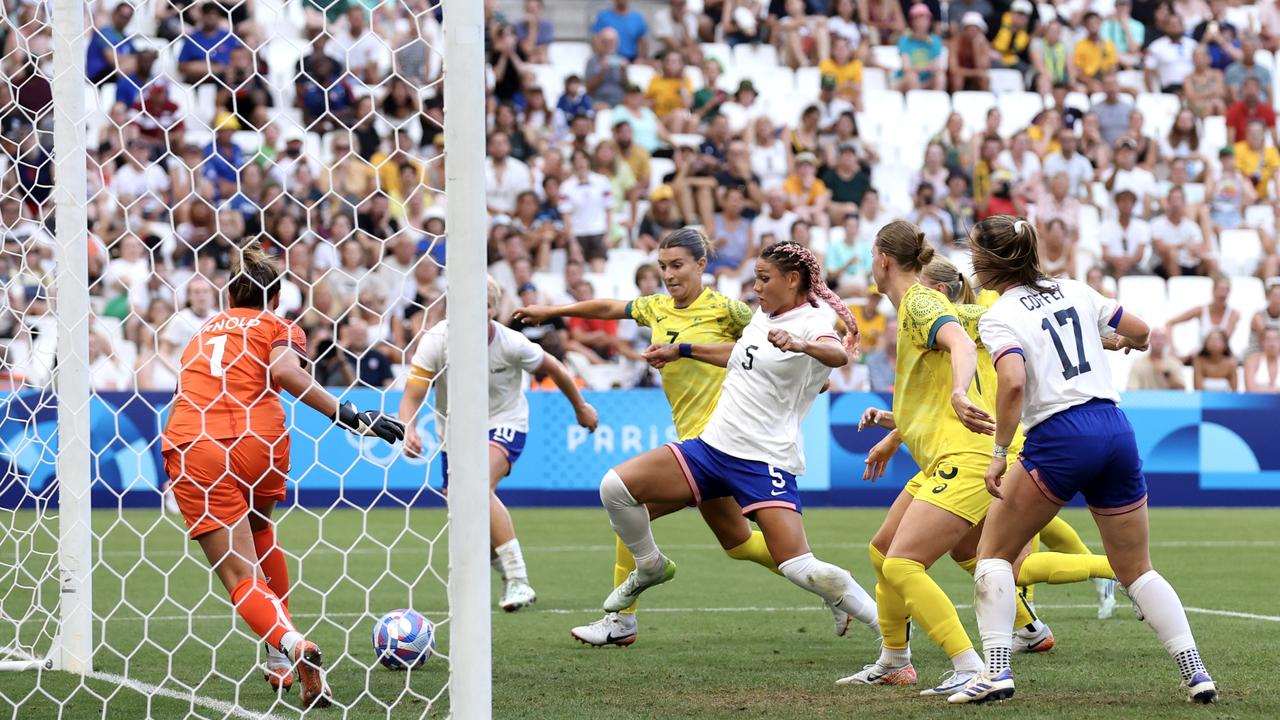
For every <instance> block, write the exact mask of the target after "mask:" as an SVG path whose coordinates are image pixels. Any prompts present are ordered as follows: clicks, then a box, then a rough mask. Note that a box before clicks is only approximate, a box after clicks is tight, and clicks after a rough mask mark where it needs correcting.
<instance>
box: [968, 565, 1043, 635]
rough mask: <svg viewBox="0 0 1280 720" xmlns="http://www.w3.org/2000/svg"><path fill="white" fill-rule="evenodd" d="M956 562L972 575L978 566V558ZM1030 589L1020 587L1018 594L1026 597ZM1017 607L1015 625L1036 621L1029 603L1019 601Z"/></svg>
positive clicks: (1024, 625)
mask: <svg viewBox="0 0 1280 720" xmlns="http://www.w3.org/2000/svg"><path fill="white" fill-rule="evenodd" d="M956 564H957V565H959V566H960V567H961V568H963V569H964V571H965V572H967V573H969V574H970V575H972V574H973V571H974V570H975V569H977V567H978V558H976V557H974V558H969V559H968V560H965V561H963V562H961V561H959V560H957V561H956ZM1030 591H1031V588H1018V596H1019V597H1023V598H1025V597H1026V596H1027V594H1028V593H1030ZM1027 601H1028V602H1030V598H1027ZM1015 607H1016V608H1017V612H1016V614H1015V615H1014V619H1013V622H1014V627H1026V626H1027V625H1030V624H1031V623H1033V622H1035V621H1036V616H1035V615H1033V614H1032V613H1031V609H1030V608H1029V607H1028V606H1027V603H1025V602H1021V601H1019V602H1017V603H1015Z"/></svg>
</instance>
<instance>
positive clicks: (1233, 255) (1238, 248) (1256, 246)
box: [1218, 228, 1262, 275]
mask: <svg viewBox="0 0 1280 720" xmlns="http://www.w3.org/2000/svg"><path fill="white" fill-rule="evenodd" d="M1218 248H1219V255H1220V256H1221V257H1220V263H1221V269H1222V272H1224V273H1226V274H1228V275H1252V274H1253V273H1254V272H1255V271H1256V270H1257V269H1258V263H1259V262H1260V261H1261V260H1262V240H1261V239H1260V238H1259V237H1258V231H1257V230H1250V229H1247V228H1241V229H1237V230H1223V231H1222V232H1221V233H1219V234H1218Z"/></svg>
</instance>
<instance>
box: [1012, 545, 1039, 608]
mask: <svg viewBox="0 0 1280 720" xmlns="http://www.w3.org/2000/svg"><path fill="white" fill-rule="evenodd" d="M1028 544H1029V545H1030V546H1031V548H1030V550H1028V551H1027V552H1028V553H1029V554H1031V555H1034V554H1036V553H1038V552H1040V533H1036V534H1035V535H1032V536H1031V542H1030V543H1028ZM1035 600H1036V586H1035V583H1018V602H1017V603H1014V604H1015V605H1017V606H1018V610H1019V612H1018V618H1017V619H1018V620H1019V621H1021V620H1022V612H1021V611H1022V609H1023V608H1022V606H1023V605H1026V606H1027V607H1030V606H1031V603H1033V602H1035ZM1015 627H1022V624H1021V622H1019V624H1018V625H1016V626H1015Z"/></svg>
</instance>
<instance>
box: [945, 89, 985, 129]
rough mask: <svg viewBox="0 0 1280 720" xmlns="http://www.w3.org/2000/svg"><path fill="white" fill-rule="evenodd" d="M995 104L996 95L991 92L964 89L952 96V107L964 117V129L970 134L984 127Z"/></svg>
mask: <svg viewBox="0 0 1280 720" xmlns="http://www.w3.org/2000/svg"><path fill="white" fill-rule="evenodd" d="M995 104H996V96H995V95H993V94H991V93H989V92H980V91H973V90H962V91H960V92H958V93H955V94H954V95H952V96H951V109H952V110H954V111H956V112H958V113H960V117H962V118H964V131H965V132H966V133H970V134H972V133H975V132H978V131H979V130H981V129H982V127H983V126H984V125H985V124H986V122H987V112H988V111H989V110H991V108H993V107H995Z"/></svg>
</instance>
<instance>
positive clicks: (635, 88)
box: [622, 83, 644, 93]
mask: <svg viewBox="0 0 1280 720" xmlns="http://www.w3.org/2000/svg"><path fill="white" fill-rule="evenodd" d="M622 91H623V92H625V93H638V92H644V91H643V90H641V89H640V86H639V85H637V84H635V83H627V84H626V85H623V86H622Z"/></svg>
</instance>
